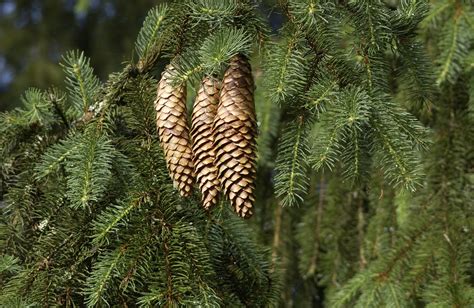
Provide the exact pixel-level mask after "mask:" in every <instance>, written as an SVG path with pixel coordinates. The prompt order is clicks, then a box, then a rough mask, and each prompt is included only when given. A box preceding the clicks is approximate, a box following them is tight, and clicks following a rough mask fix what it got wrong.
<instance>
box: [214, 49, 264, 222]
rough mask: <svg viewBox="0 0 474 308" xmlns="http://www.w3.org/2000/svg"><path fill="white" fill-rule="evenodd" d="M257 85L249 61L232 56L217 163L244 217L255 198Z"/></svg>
mask: <svg viewBox="0 0 474 308" xmlns="http://www.w3.org/2000/svg"><path fill="white" fill-rule="evenodd" d="M253 91H254V84H253V79H252V72H251V68H250V64H249V62H248V60H247V59H246V58H245V57H243V56H241V55H238V56H235V57H233V58H232V59H231V62H230V64H229V68H228V69H227V71H226V72H225V75H224V80H223V82H222V90H221V93H220V102H219V106H218V108H217V115H216V118H215V120H214V127H213V135H214V149H215V151H216V166H217V168H218V170H219V179H220V182H221V186H222V188H223V191H224V194H225V195H226V196H227V197H228V198H229V199H230V202H231V204H232V206H233V207H234V209H235V211H236V212H237V214H238V215H240V216H241V217H244V218H247V217H250V216H251V215H252V214H253V212H252V206H253V203H254V201H255V196H254V190H255V177H256V167H255V164H256V141H255V138H256V135H257V123H256V116H255V105H254V101H253Z"/></svg>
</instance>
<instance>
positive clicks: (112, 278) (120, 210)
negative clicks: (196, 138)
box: [0, 0, 474, 307]
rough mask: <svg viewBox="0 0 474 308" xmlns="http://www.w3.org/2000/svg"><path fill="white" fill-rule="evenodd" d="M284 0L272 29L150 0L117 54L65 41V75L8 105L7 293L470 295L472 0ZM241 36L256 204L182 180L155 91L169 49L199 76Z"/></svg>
mask: <svg viewBox="0 0 474 308" xmlns="http://www.w3.org/2000/svg"><path fill="white" fill-rule="evenodd" d="M274 10H275V11H277V12H280V13H281V14H282V15H284V18H285V23H284V25H283V27H282V28H281V29H279V31H278V34H277V35H276V36H275V37H273V36H271V35H270V31H269V29H268V26H267V25H266V22H265V21H264V19H263V18H262V17H261V16H260V15H259V12H258V10H257V6H256V5H255V2H254V1H241V0H225V1H222V0H191V1H176V2H174V3H173V4H169V5H160V6H157V7H156V8H154V9H152V10H151V11H150V12H149V13H148V15H147V17H146V18H145V20H144V24H143V27H142V29H141V31H140V32H139V34H138V38H137V41H136V44H135V51H136V56H137V57H138V59H136V61H131V62H129V63H125V65H124V68H123V70H122V71H120V72H116V73H112V74H110V75H109V78H108V79H107V80H106V81H105V82H103V83H102V82H100V80H99V78H98V77H96V76H95V75H94V70H93V69H92V67H91V66H90V61H89V59H88V58H87V57H86V56H85V55H84V53H82V52H78V51H73V52H69V53H67V54H66V55H65V56H64V58H63V61H62V64H61V65H62V67H63V70H64V73H65V76H66V80H65V83H66V89H67V91H66V93H62V92H61V91H59V90H57V89H54V88H52V89H48V90H40V89H29V90H27V91H26V92H25V94H24V96H23V99H22V102H23V106H22V107H21V108H18V109H16V110H13V111H11V112H8V113H2V114H0V152H1V156H0V168H1V173H0V181H1V182H0V185H1V186H0V200H1V202H2V203H0V204H2V207H1V210H2V216H1V218H0V246H1V247H2V253H1V254H0V290H1V292H0V306H5V307H38V306H46V307H49V306H67V307H72V306H87V307H96V306H97V307H105V306H113V307H115V306H143V307H154V306H158V307H161V306H165V307H171V306H173V307H174V306H192V307H194V306H203V307H220V306H222V307H227V306H229V307H234V306H238V307H240V306H244V307H268V306H270V307H273V306H285V307H286V306H293V307H308V306H318V305H320V304H321V303H323V304H324V305H325V306H328V307H419V306H427V307H470V306H472V305H474V287H473V277H474V273H473V267H472V264H473V263H472V260H473V254H472V252H473V251H474V242H473V241H474V239H473V237H472V226H473V224H474V220H473V219H474V216H473V213H474V211H473V203H472V200H473V199H474V183H473V174H472V172H473V162H474V154H473V153H474V143H473V140H474V128H473V127H474V126H473V123H472V121H473V120H474V117H473V116H472V114H473V110H474V107H473V106H474V103H473V101H474V99H473V89H474V85H473V83H472V81H473V80H474V76H473V67H474V66H473V59H474V58H473V48H472V44H473V40H474V35H473V33H474V28H473V25H474V5H473V4H472V3H471V2H470V1H461V0H459V1H454V0H440V1H433V2H432V3H430V4H428V3H426V2H425V1H417V0H400V1H391V2H389V1H379V0H350V1H326V0H318V1H316V0H282V1H278V4H275V7H274ZM236 54H244V55H246V56H249V57H251V58H253V59H254V60H255V61H254V62H255V63H254V65H253V67H254V75H255V79H256V85H257V90H256V94H255V101H256V111H257V115H258V121H259V131H260V135H259V137H258V151H259V153H258V155H259V158H258V180H257V181H258V183H257V202H256V206H255V214H254V218H253V219H252V220H251V221H243V220H241V219H240V218H238V217H236V216H235V215H234V213H232V210H231V209H230V206H229V204H228V202H225V201H222V202H220V203H219V204H218V206H216V208H215V209H213V210H212V211H210V212H206V211H205V210H203V209H202V208H201V207H200V204H199V203H200V202H199V200H200V196H198V195H197V194H194V195H193V196H191V197H190V198H182V197H180V196H179V194H178V193H177V191H176V190H175V189H174V188H173V186H172V183H171V180H170V178H169V175H168V172H167V169H166V163H165V160H164V157H163V151H162V149H161V147H160V145H159V141H158V136H157V133H156V124H155V110H154V108H153V101H154V99H155V93H156V85H157V83H158V79H159V78H160V73H161V72H162V71H163V68H164V65H165V64H167V63H169V62H171V63H172V64H173V66H174V67H175V68H176V69H177V74H176V77H175V78H174V80H173V82H175V83H176V84H183V83H186V84H187V85H189V87H188V89H190V90H189V94H191V93H195V92H196V91H195V90H197V88H198V87H199V84H200V82H201V80H202V78H203V77H204V76H213V77H216V78H222V76H223V73H224V70H225V69H226V67H227V64H228V61H229V60H230V58H231V57H233V56H235V55H236ZM188 98H189V99H188V103H191V102H192V100H193V97H192V95H188ZM270 184H272V185H270Z"/></svg>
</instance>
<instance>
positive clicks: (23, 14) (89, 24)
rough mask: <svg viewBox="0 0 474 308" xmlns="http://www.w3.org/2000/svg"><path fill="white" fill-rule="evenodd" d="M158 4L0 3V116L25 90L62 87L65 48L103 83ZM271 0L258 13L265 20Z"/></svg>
mask: <svg viewBox="0 0 474 308" xmlns="http://www.w3.org/2000/svg"><path fill="white" fill-rule="evenodd" d="M160 2H172V1H164V0H133V1H130V0H16V1H15V0H0V112H1V111H5V110H9V109H12V108H14V107H16V106H18V105H19V102H20V97H21V94H22V93H23V92H24V91H25V90H26V89H27V88H29V87H37V88H40V89H46V88H49V87H50V86H56V87H59V88H62V87H63V78H64V76H63V74H62V71H61V67H60V66H59V65H58V62H59V61H60V60H61V56H62V55H63V54H64V53H65V52H66V51H67V50H71V49H80V50H83V51H84V52H85V54H86V55H87V56H88V57H89V58H91V62H92V63H91V64H92V66H93V67H94V68H95V71H96V74H97V75H98V76H99V77H100V78H101V79H103V80H104V79H105V78H106V77H107V75H108V74H109V73H111V72H113V71H116V70H119V69H120V67H121V63H122V62H123V61H126V60H130V59H131V58H132V57H133V43H134V41H135V39H136V36H137V34H138V31H139V29H140V27H141V25H142V23H143V20H144V18H145V16H146V14H147V12H148V10H149V9H150V8H152V7H153V6H154V5H157V4H158V3H160ZM271 2H273V1H272V0H268V1H263V3H264V4H263V5H262V7H261V9H262V13H264V14H266V15H271V20H272V24H273V26H274V27H275V28H277V27H278V24H280V19H281V17H279V16H278V15H276V14H271Z"/></svg>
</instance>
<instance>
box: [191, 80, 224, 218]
mask: <svg viewBox="0 0 474 308" xmlns="http://www.w3.org/2000/svg"><path fill="white" fill-rule="evenodd" d="M219 88H220V84H219V82H218V81H216V80H213V79H211V78H205V79H204V80H203V81H202V83H201V87H200V88H199V92H198V94H197V96H196V100H195V102H194V109H193V115H192V123H193V124H192V128H191V136H192V139H193V163H194V171H195V173H196V179H197V182H198V184H199V188H200V190H201V193H202V204H203V206H204V208H205V209H206V210H208V209H209V208H211V207H212V206H214V205H216V204H217V201H218V197H219V192H220V187H219V184H220V183H219V179H218V178H217V167H216V166H215V164H214V159H215V156H216V154H215V151H214V147H213V144H212V143H213V140H214V138H213V136H212V124H213V122H214V118H215V116H216V113H217V104H218V103H219Z"/></svg>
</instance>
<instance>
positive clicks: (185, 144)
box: [155, 65, 194, 197]
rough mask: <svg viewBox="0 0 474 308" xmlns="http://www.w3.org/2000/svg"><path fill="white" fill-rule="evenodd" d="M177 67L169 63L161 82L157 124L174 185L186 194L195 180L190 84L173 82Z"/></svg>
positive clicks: (159, 85) (158, 93)
mask: <svg viewBox="0 0 474 308" xmlns="http://www.w3.org/2000/svg"><path fill="white" fill-rule="evenodd" d="M174 73H175V69H174V68H173V67H172V66H171V65H168V66H167V68H166V69H165V71H164V73H163V75H162V77H161V80H160V82H159V84H158V91H157V97H156V100H155V110H156V126H157V129H158V135H159V138H160V143H161V146H162V147H163V150H164V152H165V158H166V165H167V167H168V171H169V173H170V176H171V179H172V180H173V185H174V186H175V187H176V188H177V189H178V190H179V192H180V194H181V195H182V196H183V197H187V196H190V195H191V193H192V187H193V183H194V174H193V162H192V152H191V142H190V140H189V128H188V124H187V120H186V85H181V86H172V84H171V78H172V76H173V74H174Z"/></svg>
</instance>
